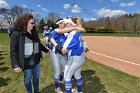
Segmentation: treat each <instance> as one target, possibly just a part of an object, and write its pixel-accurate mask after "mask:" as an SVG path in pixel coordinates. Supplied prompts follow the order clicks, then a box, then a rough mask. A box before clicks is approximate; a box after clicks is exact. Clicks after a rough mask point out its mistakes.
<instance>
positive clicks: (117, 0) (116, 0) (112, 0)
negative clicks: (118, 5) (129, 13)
mask: <svg viewBox="0 0 140 93" xmlns="http://www.w3.org/2000/svg"><path fill="white" fill-rule="evenodd" d="M110 1H111V2H119V0H110Z"/></svg>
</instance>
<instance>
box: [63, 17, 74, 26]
mask: <svg viewBox="0 0 140 93" xmlns="http://www.w3.org/2000/svg"><path fill="white" fill-rule="evenodd" d="M63 20H64V23H68V24H72V25H73V26H76V24H75V23H74V22H73V21H72V20H71V19H70V18H65V19H63Z"/></svg>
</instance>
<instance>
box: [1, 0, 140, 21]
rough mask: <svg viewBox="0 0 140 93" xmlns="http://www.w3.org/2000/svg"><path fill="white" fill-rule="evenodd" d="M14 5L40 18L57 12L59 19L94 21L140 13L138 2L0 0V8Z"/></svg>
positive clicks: (109, 0)
mask: <svg viewBox="0 0 140 93" xmlns="http://www.w3.org/2000/svg"><path fill="white" fill-rule="evenodd" d="M14 5H18V6H21V7H26V8H29V9H32V10H34V11H35V12H36V13H39V14H40V15H41V16H42V17H44V16H47V15H48V13H50V12H57V13H59V14H60V16H61V17H67V16H74V17H82V18H85V19H93V20H94V19H98V18H101V17H114V16H120V15H124V14H126V13H131V14H134V13H140V0H0V8H2V7H7V8H10V7H12V6H14Z"/></svg>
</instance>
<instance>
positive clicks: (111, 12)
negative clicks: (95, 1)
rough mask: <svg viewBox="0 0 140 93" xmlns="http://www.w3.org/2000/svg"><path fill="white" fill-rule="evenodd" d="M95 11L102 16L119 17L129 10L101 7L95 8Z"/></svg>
mask: <svg viewBox="0 0 140 93" xmlns="http://www.w3.org/2000/svg"><path fill="white" fill-rule="evenodd" d="M95 12H96V13H97V14H98V15H99V16H101V17H118V16H121V15H124V14H127V12H125V11H123V10H111V9H107V8H101V9H99V10H95Z"/></svg>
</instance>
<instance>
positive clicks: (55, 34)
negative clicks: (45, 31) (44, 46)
mask: <svg viewBox="0 0 140 93" xmlns="http://www.w3.org/2000/svg"><path fill="white" fill-rule="evenodd" d="M58 31H59V29H55V30H54V31H53V32H52V35H51V38H53V39H54V40H55V41H56V43H57V44H58V45H60V46H63V44H64V42H65V40H66V36H65V35H64V34H59V32H58ZM51 50H52V51H55V53H60V52H59V51H58V50H56V49H55V47H54V46H53V44H51Z"/></svg>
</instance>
